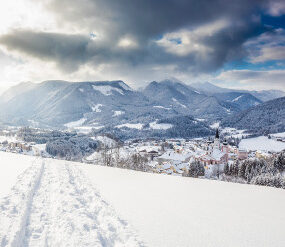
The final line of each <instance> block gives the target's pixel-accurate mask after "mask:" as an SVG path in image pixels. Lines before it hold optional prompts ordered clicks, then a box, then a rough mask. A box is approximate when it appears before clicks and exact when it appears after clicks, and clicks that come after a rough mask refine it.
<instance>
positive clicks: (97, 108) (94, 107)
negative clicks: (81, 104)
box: [91, 104, 103, 112]
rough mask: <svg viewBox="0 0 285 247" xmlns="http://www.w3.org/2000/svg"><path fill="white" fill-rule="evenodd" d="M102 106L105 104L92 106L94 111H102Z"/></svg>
mask: <svg viewBox="0 0 285 247" xmlns="http://www.w3.org/2000/svg"><path fill="white" fill-rule="evenodd" d="M102 106H103V105H102V104H97V105H94V106H91V109H92V111H95V112H101V111H102V110H101V109H100V107H102Z"/></svg>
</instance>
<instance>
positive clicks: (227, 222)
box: [0, 153, 285, 247]
mask: <svg viewBox="0 0 285 247" xmlns="http://www.w3.org/2000/svg"><path fill="white" fill-rule="evenodd" d="M1 157H2V153H0V159H1ZM23 157H24V156H23ZM24 158H26V157H24ZM24 158H23V159H24ZM15 161H17V158H16V157H15V155H14V156H11V158H10V160H9V162H10V164H13V163H14V162H15ZM2 169H3V168H2ZM22 195H25V196H24V197H23V196H22ZM103 198H104V199H103ZM109 203H111V204H112V206H110V204H109ZM0 208H2V210H1V211H0V222H1V223H2V222H5V224H0V243H1V247H2V246H11V244H10V243H11V242H13V241H15V243H18V244H16V245H14V246H44V245H45V244H46V246H131V247H132V246H140V245H142V242H140V241H139V240H138V237H137V236H136V234H134V231H133V230H132V229H131V227H130V226H132V227H134V228H135V229H136V230H137V233H138V236H139V238H140V239H141V240H142V241H143V242H144V243H145V244H146V245H148V246H155V247H160V246H161V247H162V246H163V247H165V246H166V247H167V246H203V247H204V246H219V247H223V246H226V247H228V246H239V247H240V246H257V247H262V246H271V247H275V246H276V247H277V246H284V227H285V215H284V214H283V211H284V208H285V191H284V190H282V189H276V188H267V187H258V186H253V185H245V184H233V183H225V182H218V181H210V180H202V179H191V178H184V177H174V176H167V175H160V174H149V173H143V172H136V171H130V170H124V169H118V168H109V167H102V166H94V165H87V164H80V163H72V162H67V161H59V160H52V159H45V160H39V161H38V163H37V164H34V165H32V166H31V167H30V168H29V169H28V170H27V171H26V172H25V173H24V174H22V176H21V177H19V179H18V183H17V184H16V186H15V187H14V188H13V189H12V191H11V193H10V194H9V195H8V196H7V197H6V198H4V199H2V200H0ZM118 215H119V216H120V217H119V216H118ZM121 218H123V219H124V220H121ZM127 222H128V223H127ZM17 230H19V231H18V232H17ZM19 243H20V244H19Z"/></svg>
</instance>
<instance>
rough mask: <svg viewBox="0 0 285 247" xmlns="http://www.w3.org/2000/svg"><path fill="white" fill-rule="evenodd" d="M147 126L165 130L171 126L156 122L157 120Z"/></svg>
mask: <svg viewBox="0 0 285 247" xmlns="http://www.w3.org/2000/svg"><path fill="white" fill-rule="evenodd" d="M149 126H150V128H152V129H155V130H167V129H170V128H172V127H173V125H172V124H167V123H157V121H155V122H151V123H149Z"/></svg>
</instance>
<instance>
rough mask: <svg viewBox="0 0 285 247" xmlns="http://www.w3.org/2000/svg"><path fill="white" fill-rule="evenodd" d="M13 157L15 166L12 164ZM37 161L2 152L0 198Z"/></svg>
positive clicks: (33, 158) (0, 156) (32, 158)
mask: <svg viewBox="0 0 285 247" xmlns="http://www.w3.org/2000/svg"><path fill="white" fill-rule="evenodd" d="M0 141H1V139H0ZM11 157H12V159H13V161H14V162H13V164H10V163H11ZM35 160H36V158H35V157H29V156H23V155H16V154H11V153H4V152H0V198H1V197H3V196H4V195H6V194H7V193H8V192H9V190H10V189H11V188H12V186H13V185H14V184H15V182H16V180H17V177H18V175H20V174H21V173H22V172H23V171H24V170H25V169H27V168H28V167H29V166H31V164H32V163H33V162H35ZM0 246H1V245H0Z"/></svg>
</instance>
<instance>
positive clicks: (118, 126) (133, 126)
mask: <svg viewBox="0 0 285 247" xmlns="http://www.w3.org/2000/svg"><path fill="white" fill-rule="evenodd" d="M123 127H127V128H129V129H139V130H140V129H142V128H143V124H141V123H136V124H133V123H125V124H120V125H117V126H116V128H123Z"/></svg>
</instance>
